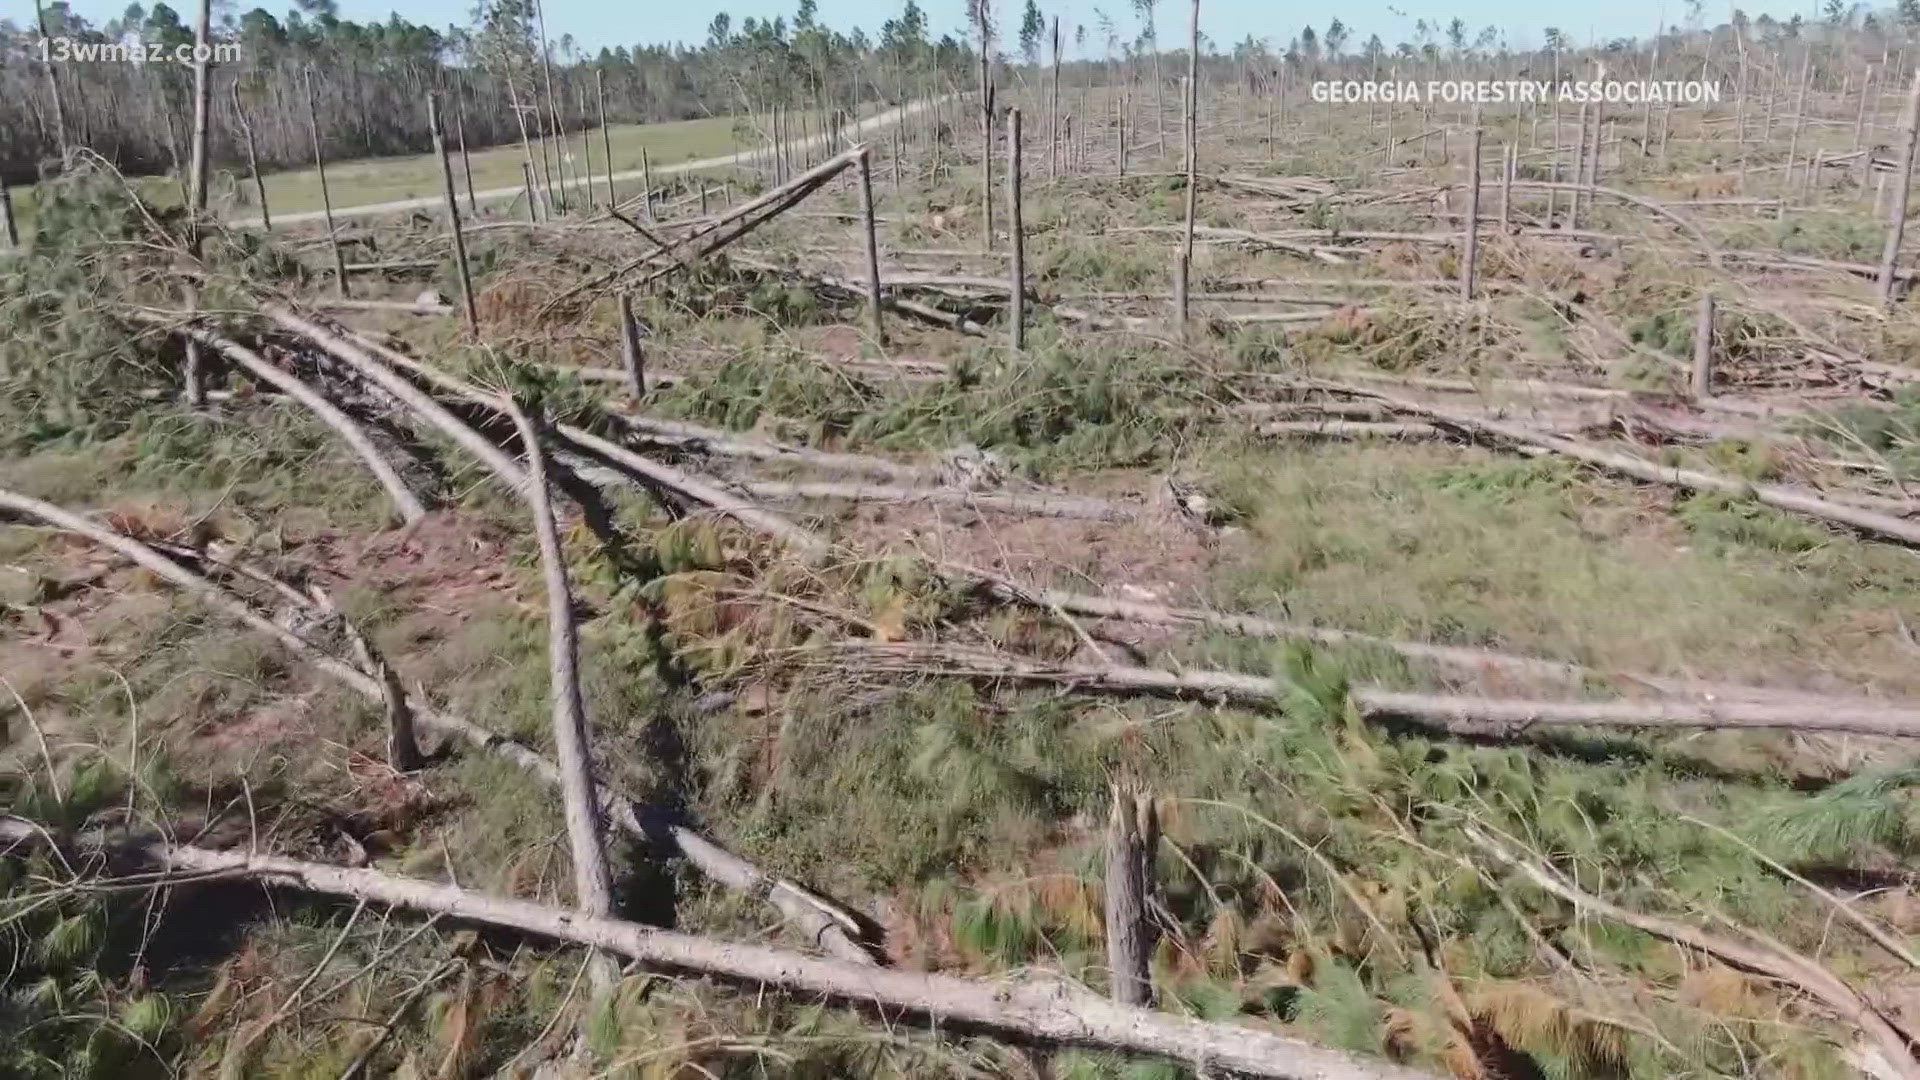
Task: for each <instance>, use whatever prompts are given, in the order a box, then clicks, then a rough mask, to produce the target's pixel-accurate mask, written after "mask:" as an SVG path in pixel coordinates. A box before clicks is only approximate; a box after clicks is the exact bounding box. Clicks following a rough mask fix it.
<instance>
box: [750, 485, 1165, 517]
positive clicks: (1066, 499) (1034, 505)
mask: <svg viewBox="0 0 1920 1080" xmlns="http://www.w3.org/2000/svg"><path fill="white" fill-rule="evenodd" d="M733 486H734V487H737V488H739V489H740V490H742V491H744V492H746V493H747V494H749V495H754V496H758V497H760V498H763V499H846V500H851V501H855V502H887V503H942V504H948V505H953V506H964V507H968V508H971V509H976V510H998V511H1003V512H1006V513H1016V514H1035V515H1038V516H1041V517H1064V518H1086V519H1090V520H1094V521H1126V520H1130V519H1132V518H1136V517H1138V516H1139V515H1140V512H1141V510H1142V507H1140V506H1138V505H1130V504H1127V503H1121V502H1113V501H1111V500H1107V499H1092V498H1087V497H1084V496H1078V495H1056V494H1052V493H1050V492H1038V491H1035V492H1022V491H963V490H958V489H954V488H912V487H896V486H883V485H880V484H830V483H818V482H815V483H793V482H789V481H783V480H744V481H740V482H737V483H735V484H734V485H733Z"/></svg>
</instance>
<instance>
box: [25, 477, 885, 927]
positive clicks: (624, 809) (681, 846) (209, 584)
mask: <svg viewBox="0 0 1920 1080" xmlns="http://www.w3.org/2000/svg"><path fill="white" fill-rule="evenodd" d="M0 511H10V512H12V513H15V514H20V515H24V516H26V517H30V518H33V519H36V520H38V521H41V522H43V523H45V524H47V525H51V526H53V527H55V528H58V529H62V530H65V531H67V532H70V533H73V534H75V535H78V536H84V537H86V538H87V539H89V540H92V541H94V542H95V543H97V544H100V545H101V546H103V547H106V548H109V549H111V550H113V551H116V552H118V553H120V554H121V555H123V556H125V557H126V558H127V559H128V560H130V561H131V562H133V563H134V564H135V565H137V566H140V567H141V568H143V569H145V570H148V571H150V572H152V573H153V574H155V575H156V576H158V577H160V578H161V579H163V580H165V581H168V582H170V583H171V584H173V585H175V586H177V587H178V588H180V589H181V590H182V591H184V592H187V593H190V594H192V595H193V596H194V597H195V598H197V599H198V600H200V601H201V602H202V603H205V604H206V605H207V606H208V607H211V608H213V609H214V610H216V611H218V612H220V613H221V614H223V615H225V616H227V617H228V618H231V619H233V620H234V621H236V622H238V623H240V624H241V625H243V626H246V627H247V628H248V629H251V630H254V631H256V632H259V633H261V634H264V635H266V636H268V637H270V638H273V639H274V640H275V641H277V642H279V643H280V644H281V645H282V646H284V647H285V648H286V649H287V650H288V651H289V652H292V653H294V654H295V655H297V656H299V657H301V658H302V659H305V660H307V661H309V662H311V663H313V664H314V665H315V666H316V667H318V668H319V669H320V670H321V671H323V672H325V673H326V674H327V675H328V676H330V677H332V678H334V679H337V680H339V681H340V682H342V683H345V684H346V685H347V686H348V687H350V688H352V689H353V690H354V691H355V692H357V693H359V694H360V695H361V696H363V697H365V698H366V699H368V700H369V701H372V702H375V703H381V704H384V703H386V701H387V697H388V694H389V692H390V689H389V686H388V685H386V684H383V683H382V681H381V680H380V679H379V678H377V677H376V676H375V675H373V674H370V673H368V672H365V671H362V670H360V669H359V668H357V667H355V666H354V665H352V664H350V663H348V662H346V661H345V660H342V659H340V658H339V657H337V656H335V655H333V654H332V653H331V652H329V651H328V650H326V649H324V648H322V647H320V646H319V645H317V644H315V643H314V642H313V641H310V640H308V639H307V638H305V637H303V636H301V635H300V634H297V633H295V632H294V631H292V630H290V629H288V628H287V627H285V626H283V625H281V624H280V623H279V622H277V621H275V620H273V619H271V618H268V617H267V616H266V615H264V614H262V613H260V612H259V611H257V610H255V609H254V607H253V605H251V604H249V603H247V602H246V601H245V600H244V599H242V598H241V597H240V596H238V595H237V594H235V593H233V592H231V591H229V590H227V589H224V588H222V587H220V586H219V585H218V584H216V583H214V582H213V581H211V580H209V579H208V578H207V577H206V576H205V575H204V574H201V573H199V572H197V571H195V570H192V569H190V568H189V567H187V566H186V565H185V564H184V563H181V562H179V561H176V560H175V559H174V558H171V557H169V556H168V555H166V554H163V553H162V552H161V551H159V550H158V549H156V548H154V547H153V546H152V545H149V544H146V543H144V542H142V541H140V540H136V539H134V538H133V537H131V536H127V535H125V534H123V533H120V532H116V531H114V530H112V529H108V528H106V527H104V526H101V525H98V524H95V523H94V522H91V521H88V520H87V519H86V518H83V517H81V516H80V515H78V514H74V513H72V512H70V511H67V510H64V509H62V508H60V507H58V506H55V505H53V504H52V503H48V502H43V501H41V500H39V499H35V498H32V497H30V496H26V495H19V494H16V493H14V492H11V491H7V490H5V489H0ZM245 576H249V577H254V578H255V579H256V580H259V579H260V578H262V577H263V576H264V575H259V574H257V573H255V574H247V575H245ZM269 584H270V585H271V586H272V587H274V588H275V590H276V591H277V592H279V593H280V594H281V595H282V596H283V597H284V598H288V599H291V600H294V601H301V600H302V599H303V598H302V596H301V594H300V593H299V591H298V590H294V589H290V588H288V587H286V586H285V585H283V584H281V583H278V582H269ZM406 704H407V706H408V712H409V714H410V717H411V719H412V720H413V721H414V722H416V723H417V724H418V725H419V727H421V728H424V729H427V730H430V731H434V732H437V733H439V734H440V735H442V736H444V737H447V738H451V739H454V740H456V741H458V742H461V743H465V744H466V745H468V746H470V747H472V748H474V749H476V750H482V751H485V752H487V753H490V754H495V755H498V756H500V757H503V758H505V759H506V760H508V761H509V762H512V763H513V764H514V765H516V766H518V767H520V768H521V769H523V770H525V771H526V772H528V773H531V774H532V775H534V776H537V777H539V778H540V779H542V780H543V781H545V782H547V783H548V784H552V785H555V786H558V785H559V784H560V783H561V779H562V778H561V772H560V768H559V767H558V766H557V765H555V764H554V763H553V762H552V761H550V760H548V759H547V758H546V757H544V756H542V755H541V754H539V753H537V752H536V751H534V750H533V749H531V748H529V747H527V746H525V745H523V744H521V743H518V742H515V741H513V740H512V739H509V738H507V737H505V736H503V735H500V734H498V733H497V732H494V731H491V730H489V729H487V728H484V727H481V726H480V725H479V724H476V723H474V722H473V721H472V720H469V719H467V718H466V717H464V716H460V715H458V714H456V713H452V712H448V711H446V710H443V709H437V708H434V707H433V706H432V705H431V703H430V702H428V701H426V700H425V699H424V698H423V697H420V696H416V695H407V701H406ZM595 789H596V791H597V792H598V798H599V800H600V803H601V809H602V810H603V812H605V813H606V815H607V817H608V820H610V821H612V822H613V824H614V825H616V826H618V827H619V828H620V829H621V830H622V831H624V832H626V833H627V834H628V835H630V836H633V837H635V838H636V839H641V840H647V841H654V842H660V843H662V844H663V845H664V846H666V847H667V848H669V849H670V850H677V851H678V852H679V853H680V854H681V855H683V856H685V857H686V859H687V861H688V862H690V863H692V864H693V865H694V866H695V867H696V868H697V869H699V870H700V871H701V872H702V873H704V874H706V875H707V876H708V877H710V878H712V879H713V880H715V881H717V882H719V883H720V884H722V885H725V886H727V887H728V888H731V889H735V890H738V891H740V892H742V893H745V894H747V895H749V896H753V897H756V898H758V899H761V900H764V901H765V902H766V903H767V904H769V905H771V906H772V907H773V908H775V909H776V910H778V911H779V912H780V913H781V915H782V916H784V917H785V918H786V919H787V920H788V921H789V922H790V923H791V924H792V925H793V926H794V928H795V929H796V930H798V931H800V932H801V933H802V934H804V935H805V936H806V937H807V939H808V940H810V941H811V942H813V943H814V944H815V945H816V946H818V947H820V948H821V949H824V950H826V951H827V952H829V953H831V954H833V955H835V956H838V957H840V958H841V959H843V960H846V961H850V962H854V963H872V956H871V954H869V953H868V952H867V950H866V948H865V947H864V946H862V945H861V943H860V942H859V941H858V940H857V938H858V934H859V921H858V920H857V919H855V918H854V917H853V916H852V915H850V914H848V913H847V912H846V911H844V910H842V909H841V908H840V907H839V906H838V905H836V904H834V903H832V902H831V901H829V900H827V899H826V898H824V897H821V896H820V895H818V894H816V893H814V892H813V891H812V890H810V889H807V888H806V887H804V886H802V885H799V884H797V883H795V882H793V881H790V880H788V879H786V878H784V877H778V876H775V875H772V874H769V873H767V872H766V871H764V870H762V869H761V868H759V867H758V866H755V865H754V864H753V863H751V862H748V861H747V860H745V859H743V858H741V857H739V856H738V855H735V854H734V853H732V852H730V851H728V850H726V849H725V848H723V847H721V846H720V845H718V844H716V843H714V842H713V841H711V840H708V839H707V838H706V837H705V836H702V835H701V834H700V833H698V832H696V831H695V830H693V829H692V828H689V827H688V826H686V825H684V824H682V823H679V822H677V821H672V820H667V819H666V818H665V816H664V815H657V814H656V815H652V816H650V817H643V816H642V814H641V811H640V809H638V808H637V807H636V804H635V801H634V800H633V799H631V798H629V797H628V796H626V795H625V794H623V793H621V792H619V791H617V790H615V789H614V788H612V787H610V786H609V785H607V784H606V783H605V781H600V782H598V783H596V785H595Z"/></svg>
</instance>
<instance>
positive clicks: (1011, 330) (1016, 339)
mask: <svg viewBox="0 0 1920 1080" xmlns="http://www.w3.org/2000/svg"><path fill="white" fill-rule="evenodd" d="M1020 169H1021V162H1020V110H1019V109H1017V108H1016V109H1008V110H1007V232H1008V235H1009V238H1010V239H1009V243H1010V244H1011V245H1012V254H1013V257H1012V258H1011V259H1009V260H1007V274H1008V304H1007V346H1008V347H1009V348H1011V349H1012V350H1013V351H1014V352H1016V353H1018V352H1020V351H1021V350H1023V349H1025V348H1026V346H1027V281H1026V278H1027V261H1026V260H1027V241H1026V237H1025V235H1024V233H1023V230H1024V228H1025V225H1024V222H1023V220H1022V216H1021V206H1020Z"/></svg>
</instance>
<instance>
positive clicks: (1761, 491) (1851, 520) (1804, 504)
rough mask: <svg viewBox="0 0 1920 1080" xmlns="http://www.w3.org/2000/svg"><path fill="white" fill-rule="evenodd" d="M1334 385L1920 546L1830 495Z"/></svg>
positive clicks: (1472, 428) (1637, 474)
mask: <svg viewBox="0 0 1920 1080" xmlns="http://www.w3.org/2000/svg"><path fill="white" fill-rule="evenodd" d="M1325 385H1326V386H1327V388H1328V389H1333V390H1338V391H1340V392H1341V393H1347V394H1354V395H1357V396H1360V397H1369V398H1372V399H1374V400H1376V401H1381V402H1385V403H1387V404H1388V405H1391V406H1393V407H1394V408H1395V409H1397V410H1399V411H1401V412H1405V413H1411V414H1413V415H1415V416H1423V417H1426V418H1428V419H1430V420H1433V421H1435V422H1437V423H1441V424H1445V425H1448V426H1450V427H1455V428H1458V429H1460V430H1462V431H1466V432H1469V433H1473V434H1478V435H1482V436H1492V437H1494V438H1496V439H1500V440H1503V441H1505V442H1510V443H1518V444H1520V445H1521V446H1523V447H1531V448H1534V449H1535V450H1537V451H1540V452H1545V453H1553V454H1560V455H1562V456H1565V457H1570V458H1573V459H1574V460H1576V461H1581V462H1585V463H1586V464H1589V465H1594V466H1598V467H1599V468H1602V469H1605V470H1607V471H1609V472H1614V473H1619V474H1620V475H1622V476H1629V477H1632V478H1634V479H1636V480H1645V481H1647V482H1649V483H1655V484H1666V485H1669V486H1672V487H1679V488H1686V489H1687V490H1689V491H1712V492H1718V493H1720V494H1723V495H1732V496H1734V497H1736V498H1747V497H1752V498H1753V499H1754V500H1755V501H1756V502H1759V503H1761V504H1762V505H1765V506H1771V507H1773V508H1775V509H1776V510H1787V511H1791V512H1793V513H1796V514H1805V515H1807V516H1809V517H1815V518H1819V519H1821V520H1823V521H1827V522H1831V523H1833V524H1836V525H1844V526H1846V527H1848V528H1850V529H1858V530H1860V531H1861V532H1866V533H1873V534H1876V535H1878V536H1881V537H1885V538H1886V539H1889V540H1898V541H1900V542H1901V543H1903V544H1909V545H1913V546H1916V547H1920V523H1915V522H1910V521H1902V520H1900V519H1899V518H1896V517H1890V516H1888V515H1886V514H1882V513H1876V512H1875V511H1872V510H1867V509H1863V508H1861V507H1857V506H1846V505H1843V504H1841V503H1836V502H1832V501H1830V500H1827V499H1822V498H1819V497H1818V496H1815V495H1809V494H1806V493H1804V492H1799V491H1795V490H1793V489H1791V488H1784V487H1780V486H1778V485H1774V484H1756V483H1753V482H1751V481H1747V480H1735V479H1733V478H1732V477H1726V476H1718V475H1715V474H1713V473H1709V472H1702V471H1700V470H1698V469H1683V468H1680V467H1678V466H1673V465H1660V464H1657V463H1655V462H1651V461H1647V460H1644V459H1642V458H1637V457H1634V456H1633V455H1631V454H1621V453H1616V452H1614V451H1611V450H1606V449H1603V448H1601V447H1597V446H1589V445H1587V444H1586V443H1582V442H1577V441H1575V440H1573V439H1567V438H1562V437H1560V436H1558V435H1549V434H1547V433H1545V432H1541V431H1535V430H1533V429H1532V428H1529V427H1527V426H1525V425H1523V424H1516V423H1512V422H1510V421H1506V420H1491V419H1487V418H1485V417H1480V416H1474V415H1471V414H1468V413H1463V412H1460V411H1458V410H1455V409H1446V408H1441V407H1438V406H1434V405H1429V404H1427V403H1425V402H1421V401H1414V400H1411V399H1409V398H1402V397H1397V396H1395V395H1392V394H1387V393H1384V392H1381V391H1378V390H1366V389H1362V388H1360V387H1353V386H1342V385H1340V384H1337V383H1328V384H1325Z"/></svg>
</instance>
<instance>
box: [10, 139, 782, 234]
mask: <svg viewBox="0 0 1920 1080" xmlns="http://www.w3.org/2000/svg"><path fill="white" fill-rule="evenodd" d="M607 134H608V137H609V138H611V139H612V142H613V168H614V172H615V173H616V174H617V173H624V172H637V171H638V170H639V169H640V154H641V151H642V150H645V151H646V154H647V158H648V160H649V161H650V162H651V164H652V166H653V167H654V168H655V169H660V168H662V167H663V166H668V165H675V164H679V163H681V162H686V161H693V160H698V159H704V158H712V157H721V156H725V155H728V154H732V153H735V152H736V151H739V150H742V149H746V148H748V147H749V146H750V145H752V142H751V140H745V139H742V138H739V137H736V135H735V133H734V118H733V117H730V116H718V117H708V118H705V119H699V120H679V121H673V122H670V123H660V124H615V125H613V126H611V127H609V128H608V131H607ZM584 137H585V138H586V139H587V140H588V142H589V143H590V145H589V146H588V147H587V148H586V150H585V151H584V153H585V155H587V157H591V159H592V163H593V175H594V177H595V178H596V181H597V182H596V184H595V190H596V191H601V190H603V189H604V181H599V180H598V178H600V177H603V176H604V175H605V173H606V160H605V155H604V146H605V144H604V143H603V142H602V141H601V135H600V132H599V131H598V130H597V129H595V130H592V131H589V132H586V133H584ZM582 138H583V134H582V133H578V132H576V133H574V134H572V135H571V136H569V137H568V138H567V139H565V140H564V141H563V142H561V143H560V151H561V152H562V153H565V154H569V155H571V157H570V158H569V161H570V162H571V164H570V165H569V169H571V168H573V167H574V166H581V167H584V166H585V163H586V157H583V156H582V155H583V150H582V147H581V139H582ZM448 145H449V148H450V149H452V148H453V147H454V143H453V141H452V136H451V135H449V136H448ZM543 150H548V140H539V139H536V140H534V147H533V154H534V161H535V177H534V179H535V182H536V183H538V182H539V179H540V177H539V169H540V167H541V166H540V165H539V162H540V161H541V156H540V155H541V153H542V151H543ZM549 152H550V151H549ZM468 158H469V161H470V162H471V164H472V168H473V188H474V190H475V191H486V190H489V189H494V188H507V187H515V188H517V187H518V186H520V184H521V165H522V164H523V163H524V162H525V161H526V156H525V154H524V153H523V152H522V150H521V148H520V145H519V144H518V143H512V144H508V145H505V146H494V147H487V148H479V147H470V148H469V151H468ZM453 170H454V188H455V190H456V192H457V193H458V194H459V195H460V197H461V198H462V200H463V201H464V199H465V196H466V173H465V171H464V170H463V169H462V167H461V164H460V161H459V158H458V156H457V155H456V156H455V157H454V160H453ZM264 179H265V181H266V187H267V204H268V206H269V207H271V208H272V210H273V212H274V213H275V214H276V215H277V214H297V213H305V212H310V211H318V210H320V209H321V200H320V178H319V173H318V172H316V171H315V170H313V169H291V170H283V171H278V172H270V173H267V174H266V175H265V178H264ZM213 183H214V193H215V198H216V202H217V203H218V204H220V205H218V206H217V207H216V208H217V209H219V210H220V212H221V213H223V214H225V215H226V216H227V217H229V218H233V219H238V220H242V221H245V220H247V219H253V220H255V221H257V220H258V217H259V207H257V206H255V205H254V202H255V197H254V190H253V183H252V180H251V179H250V178H249V177H248V176H247V173H246V169H245V167H244V166H238V167H230V168H225V169H221V170H218V171H217V173H216V177H215V180H214V182H213ZM639 186H640V184H639V181H638V180H636V179H629V180H622V181H618V182H616V185H615V190H616V193H617V194H619V195H620V196H621V197H626V196H631V195H633V194H634V193H635V192H636V191H638V190H639ZM327 188H328V192H329V194H330V195H331V197H332V199H333V205H334V207H335V208H341V207H349V206H359V205H363V204H368V203H382V202H396V201H399V200H403V199H420V198H432V199H438V198H440V197H441V196H442V192H443V183H442V179H441V173H440V159H439V158H438V157H437V156H435V155H433V154H411V155H405V156H398V157H375V158H354V159H350V160H343V161H337V162H328V163H327ZM139 189H140V192H141V194H142V196H143V197H145V198H147V199H149V200H152V201H153V202H154V203H155V204H156V205H162V206H165V205H178V203H179V201H180V187H179V184H178V183H177V182H176V181H174V180H173V179H171V178H168V177H146V178H143V179H142V180H140V182H139ZM236 193H237V198H238V200H239V201H235V200H236ZM12 194H13V199H14V212H15V213H16V214H17V215H19V222H20V229H21V232H22V234H23V235H31V231H32V228H33V222H34V219H35V215H36V211H37V209H38V204H39V198H38V188H37V185H26V186H23V187H17V188H13V189H12Z"/></svg>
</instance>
